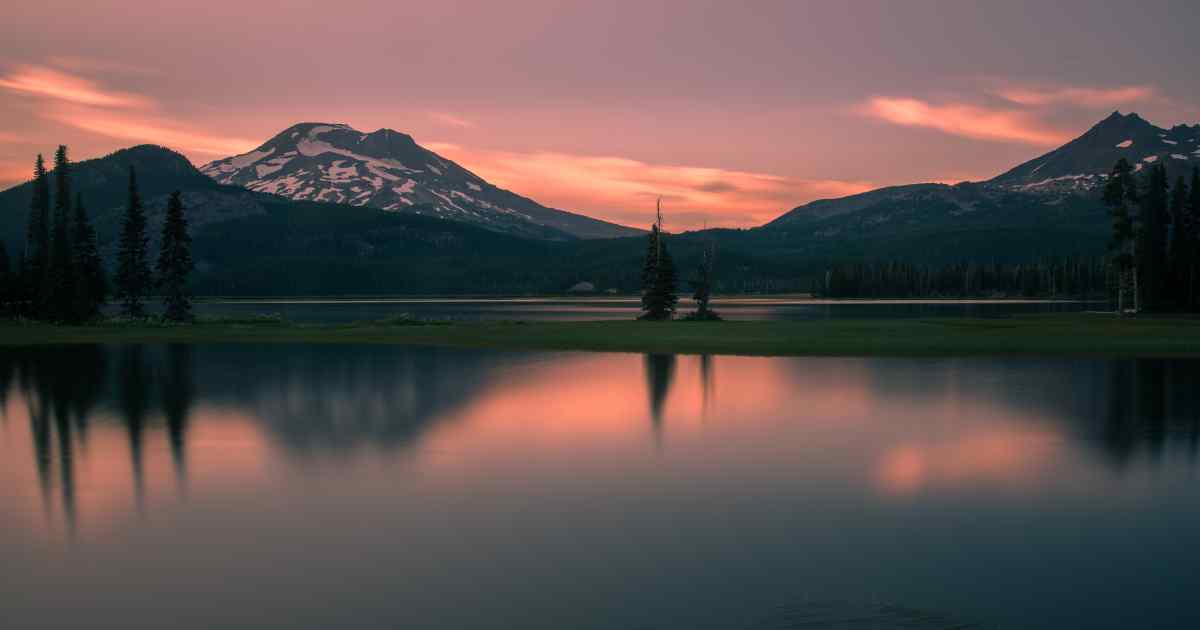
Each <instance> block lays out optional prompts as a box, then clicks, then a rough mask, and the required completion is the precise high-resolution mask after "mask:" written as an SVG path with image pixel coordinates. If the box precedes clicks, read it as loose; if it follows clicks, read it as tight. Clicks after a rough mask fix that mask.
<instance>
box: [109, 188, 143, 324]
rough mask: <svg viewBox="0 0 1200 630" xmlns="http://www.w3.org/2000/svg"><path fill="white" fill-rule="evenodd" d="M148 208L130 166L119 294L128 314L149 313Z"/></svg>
mask: <svg viewBox="0 0 1200 630" xmlns="http://www.w3.org/2000/svg"><path fill="white" fill-rule="evenodd" d="M147 249H148V245H147V239H146V211H145V208H143V207H142V198H141V195H140V194H139V193H138V187H137V173H135V172H134V169H133V167H132V166H130V167H129V202H128V204H127V205H126V207H125V220H124V223H123V224H122V226H121V241H120V244H119V245H118V249H117V276H116V283H115V284H116V287H115V288H116V297H117V299H119V300H120V301H121V313H122V314H123V315H125V316H126V317H133V318H140V317H145V316H146V309H145V303H144V301H145V299H146V293H147V292H148V291H149V289H150V263H149V254H148V252H147Z"/></svg>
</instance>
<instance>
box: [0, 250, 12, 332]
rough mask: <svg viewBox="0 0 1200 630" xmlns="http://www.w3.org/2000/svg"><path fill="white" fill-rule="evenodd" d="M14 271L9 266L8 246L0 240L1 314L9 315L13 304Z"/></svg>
mask: <svg viewBox="0 0 1200 630" xmlns="http://www.w3.org/2000/svg"><path fill="white" fill-rule="evenodd" d="M13 297H14V296H13V273H12V268H11V267H9V260H8V247H7V246H6V245H5V244H4V241H3V240H0V314H4V315H8V314H9V313H10V312H11V310H10V309H11V308H12V306H13Z"/></svg>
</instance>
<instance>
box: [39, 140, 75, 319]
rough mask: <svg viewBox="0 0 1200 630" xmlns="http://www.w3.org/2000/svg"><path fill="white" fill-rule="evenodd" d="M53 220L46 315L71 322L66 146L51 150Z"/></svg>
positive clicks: (72, 272) (72, 273)
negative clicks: (52, 161) (52, 165)
mask: <svg viewBox="0 0 1200 630" xmlns="http://www.w3.org/2000/svg"><path fill="white" fill-rule="evenodd" d="M54 183H55V186H54V221H53V228H52V230H51V236H50V262H49V267H48V269H47V271H46V285H45V291H46V293H45V305H46V308H47V311H46V313H45V315H46V316H47V317H48V318H49V319H52V320H54V321H72V320H74V319H75V318H74V314H73V309H72V307H73V306H74V302H75V286H74V284H75V269H74V265H73V264H72V262H73V254H74V250H73V248H72V247H71V162H70V160H69V159H68V158H67V147H65V146H63V145H59V147H58V150H57V151H55V152H54Z"/></svg>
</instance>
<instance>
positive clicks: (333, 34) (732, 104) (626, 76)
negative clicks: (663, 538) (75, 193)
mask: <svg viewBox="0 0 1200 630" xmlns="http://www.w3.org/2000/svg"><path fill="white" fill-rule="evenodd" d="M975 4H976V3H940V2H919V1H914V2H906V3H895V2H887V1H884V0H879V1H865V0H864V1H859V2H853V3H828V2H823V3H817V2H785V1H779V2H770V1H765V2H758V3H754V4H753V6H752V8H747V7H745V6H742V5H741V4H739V3H731V2H707V1H702V0H693V1H679V2H655V1H642V2H628V1H614V2H608V3H595V2H558V1H551V0H533V1H527V2H517V1H514V2H505V3H495V2H441V3H394V2H368V1H365V0H343V1H342V2H338V3H321V2H254V3H246V2H236V3H235V2H226V1H224V0H212V1H210V2H206V3H202V4H195V3H187V4H184V3H181V2H133V1H129V0H125V1H120V2H117V1H107V0H98V1H94V2H90V3H86V4H80V3H74V2H60V1H58V0H50V1H46V2H40V3H37V4H35V5H30V6H28V7H24V8H23V10H22V11H21V12H20V13H16V12H13V13H14V14H13V15H10V16H8V17H7V18H6V22H5V23H4V24H3V26H0V29H2V34H3V38H2V39H0V115H2V116H3V120H4V121H5V124H4V125H3V127H0V186H7V185H11V184H14V183H17V182H19V181H22V180H23V179H25V178H26V177H27V176H28V172H29V171H30V169H31V165H32V158H33V155H34V154H36V153H37V152H44V153H50V152H52V151H53V148H54V146H55V145H57V144H59V143H66V144H68V145H70V147H71V149H72V153H73V156H74V157H75V159H86V158H89V157H96V156H100V155H103V154H105V153H107V152H110V151H112V150H115V149H118V148H121V147H124V146H129V145H132V144H137V143H142V142H153V143H158V144H163V145H166V146H169V147H172V148H174V149H176V150H178V151H180V152H182V153H184V154H186V155H187V156H188V157H189V158H191V159H192V160H193V161H194V162H196V163H197V164H201V163H204V162H207V161H209V160H212V159H215V158H218V157H224V156H226V155H229V154H233V153H239V152H243V151H246V150H249V149H252V148H254V147H255V146H257V145H258V144H260V143H261V142H263V141H265V140H266V139H267V138H269V137H270V136H272V135H274V134H275V133H277V132H278V131H280V130H282V129H284V128H286V127H288V126H289V125H291V124H293V123H296V122H301V121H328V122H344V123H348V124H351V125H353V126H354V127H356V128H358V129H360V130H363V131H373V130H375V129H377V128H379V127H390V128H393V129H397V130H399V131H404V132H407V133H410V134H412V135H413V136H414V137H415V138H416V140H417V142H419V143H421V144H423V145H425V146H427V147H429V148H431V149H433V150H435V151H438V152H439V153H441V154H443V155H444V156H446V157H448V158H451V159H454V160H456V161H458V162H460V163H461V164H463V166H465V167H467V168H469V169H471V170H473V171H475V172H477V173H478V174H480V175H481V176H483V177H485V178H487V179H489V180H490V181H492V182H493V183H495V184H497V185H500V186H503V187H506V188H510V189H512V190H514V191H516V192H518V193H521V194H523V195H526V196H529V197H532V198H534V199H536V200H538V201H539V202H541V203H543V204H546V205H549V206H554V207H559V208H563V209H568V210H573V211H578V212H583V213H585V214H589V215H592V216H596V217H600V218H605V219H610V220H614V221H618V222H622V223H629V224H644V223H646V222H648V221H649V220H650V218H651V215H652V213H653V199H654V198H655V197H656V196H658V195H662V196H663V197H664V199H665V200H666V208H667V210H668V222H669V224H673V225H674V227H676V228H685V227H699V226H700V225H703V224H705V223H707V224H708V225H710V226H715V225H721V226H731V227H746V226H751V225H758V224H761V223H763V222H765V221H767V220H770V219H772V218H774V217H775V216H778V215H779V214H781V213H783V212H785V211H787V210H788V209H790V208H792V207H794V206H796V205H798V204H801V203H804V202H807V201H811V200H813V199H817V198H825V197H837V196H842V195H846V194H852V193H854V192H858V191H862V190H867V189H869V188H872V187H877V186H882V185H890V184H900V183H909V182H916V181H946V182H954V181H960V180H964V179H984V178H988V177H991V176H993V175H995V174H997V173H999V172H1001V171H1003V170H1005V169H1007V168H1008V167H1011V166H1013V165H1015V164H1016V163H1019V162H1021V161H1024V160H1027V159H1030V158H1032V157H1034V156H1036V155H1039V154H1040V153H1043V152H1045V151H1046V150H1048V149H1051V148H1053V147H1054V146H1056V145H1057V144H1060V143H1061V142H1063V141H1065V140H1068V139H1070V138H1072V137H1074V136H1076V135H1078V134H1080V133H1082V132H1083V131H1085V130H1086V129H1087V128H1088V127H1089V126H1090V125H1091V124H1093V123H1094V122H1096V121H1097V120H1099V119H1100V118H1102V117H1103V116H1105V115H1107V114H1108V113H1109V112H1111V111H1112V110H1114V109H1120V110H1122V111H1138V112H1139V113H1141V114H1142V115H1144V116H1146V117H1147V118H1149V119H1150V120H1151V121H1152V122H1155V123H1156V124H1159V125H1163V126H1170V125H1172V124H1175V123H1179V122H1188V123H1191V122H1195V121H1196V120H1197V119H1198V118H1200V111H1198V109H1197V107H1196V106H1195V105H1194V104H1195V103H1198V102H1200V80H1198V79H1196V78H1195V75H1194V73H1190V72H1182V71H1179V70H1178V69H1177V68H1176V67H1175V66H1173V65H1172V64H1171V63H1164V60H1168V61H1169V60H1171V59H1177V58H1179V55H1178V52H1179V51H1180V50H1192V49H1194V45H1193V42H1194V33H1195V32H1196V30H1197V28H1198V27H1200V19H1197V18H1195V17H1194V16H1195V11H1194V10H1193V9H1194V8H1193V7H1191V6H1190V5H1189V3H1187V2H1176V1H1166V0H1164V1H1162V2H1154V3H1147V4H1146V5H1144V6H1142V5H1139V9H1138V10H1137V11H1125V10H1121V11H1119V13H1120V19H1114V16H1113V15H1112V14H1111V13H1112V12H1110V11H1105V10H1098V9H1099V8H1098V6H1097V5H1096V4H1095V3H1093V2H1087V1H1085V0H1080V1H1078V2H1061V3H1055V4H1054V5H1053V6H1047V5H1046V4H1045V3H1033V2H1030V3H1024V4H1023V3H1020V2H1006V3H994V4H992V5H990V6H988V7H986V8H985V7H980V6H973V5H975ZM1035 15H1036V16H1037V17H1036V18H1034V17H1032V16H1035Z"/></svg>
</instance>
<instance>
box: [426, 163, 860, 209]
mask: <svg viewBox="0 0 1200 630" xmlns="http://www.w3.org/2000/svg"><path fill="white" fill-rule="evenodd" d="M428 146H429V148H431V149H433V150H434V151H437V152H438V153H441V154H442V155H445V156H446V157H449V158H451V159H454V160H456V161H458V162H459V163H461V164H462V165H463V166H464V167H466V168H468V169H470V170H472V171H474V172H476V173H477V174H479V175H480V176H481V177H484V178H485V179H487V180H489V181H491V182H493V183H495V184H496V185H499V186H503V187H505V188H509V189H512V190H515V191H517V192H520V193H521V194H523V195H528V196H530V197H533V198H534V199H537V200H538V201H539V202H541V203H544V204H547V205H552V206H556V207H560V208H565V209H569V210H575V211H579V212H584V213H586V214H589V215H591V216H595V217H598V218H603V219H607V220H610V221H616V222H618V223H624V224H630V225H640V224H644V223H647V222H649V221H651V220H652V214H653V208H654V200H655V199H656V198H657V197H659V196H662V197H663V199H664V202H665V205H666V207H667V210H668V212H667V226H668V228H669V229H672V230H684V229H695V228H699V227H702V226H703V225H704V224H705V223H707V224H708V225H709V226H710V227H715V226H723V227H748V226H755V225H761V224H762V223H764V222H766V221H769V220H771V219H774V218H775V217H777V216H779V215H780V214H782V213H783V212H785V211H787V210H789V209H791V208H792V207H794V206H796V205H798V204H800V203H804V202H806V201H811V200H813V199H819V198H827V197H842V196H845V195H851V194H855V193H859V192H863V191H866V190H870V189H871V188H872V186H871V184H869V183H867V182H858V181H840V180H824V179H799V178H792V177H783V176H779V175H771V174H766V173H755V172H749V171H738V170H728V169H721V168H706V167H696V166H678V165H665V164H650V163H646V162H642V161H639V160H632V159H628V158H622V157H605V156H588V155H574V154H567V153H558V152H547V151H543V152H529V153H518V152H507V151H481V150H473V149H469V148H465V147H462V146H459V145H455V144H448V143H430V144H429V145H428Z"/></svg>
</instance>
